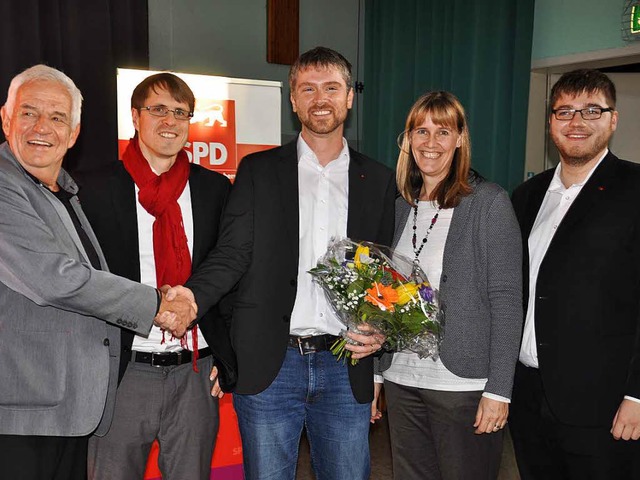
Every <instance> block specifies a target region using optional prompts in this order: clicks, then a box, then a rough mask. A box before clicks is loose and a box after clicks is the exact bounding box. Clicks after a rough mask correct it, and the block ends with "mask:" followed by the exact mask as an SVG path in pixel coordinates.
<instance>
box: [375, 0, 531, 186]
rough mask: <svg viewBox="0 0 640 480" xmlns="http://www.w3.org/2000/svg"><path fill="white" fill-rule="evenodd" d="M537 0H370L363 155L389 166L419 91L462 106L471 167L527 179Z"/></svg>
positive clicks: (510, 179) (497, 177)
mask: <svg viewBox="0 0 640 480" xmlns="http://www.w3.org/2000/svg"><path fill="white" fill-rule="evenodd" d="M533 6H534V0H445V1H442V0H437V1H436V0H396V1H392V0H366V2H365V15H366V17H365V89H364V98H363V102H364V106H363V108H364V115H363V116H364V121H363V150H364V152H365V153H366V154H368V155H369V156H371V157H373V158H375V159H377V160H379V161H381V162H382V163H385V164H386V165H389V166H392V167H395V164H396V160H397V157H398V147H397V145H396V137H397V135H398V134H399V133H400V132H401V131H402V130H403V128H404V122H405V119H406V115H407V113H408V111H409V108H410V107H411V105H412V104H413V102H414V101H415V100H416V99H417V98H418V96H420V95H421V94H423V93H425V92H427V91H431V90H448V91H450V92H452V93H454V94H455V95H456V96H457V97H458V98H459V99H460V101H461V102H462V104H463V105H464V107H465V110H466V112H467V116H468V120H469V128H470V131H471V148H472V166H473V168H475V169H476V170H478V171H479V172H480V173H481V174H482V175H483V176H485V177H486V178H488V179H490V180H492V181H494V182H496V183H499V184H500V185H502V186H503V187H504V188H506V189H507V190H512V189H513V188H514V187H515V186H517V185H518V184H520V183H521V182H522V180H523V171H524V160H525V143H526V124H527V106H528V97H529V72H530V66H531V42H532V35H533Z"/></svg>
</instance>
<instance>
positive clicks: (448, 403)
mask: <svg viewBox="0 0 640 480" xmlns="http://www.w3.org/2000/svg"><path fill="white" fill-rule="evenodd" d="M384 389H385V393H386V397H387V411H388V416H389V431H390V436H391V454H392V457H393V478H394V479H396V480H426V479H429V480H495V479H496V478H497V477H498V470H499V469H500V460H501V457H502V440H503V431H500V432H497V433H491V434H482V435H476V434H475V433H473V432H474V430H475V428H474V427H473V423H474V422H475V416H476V411H477V408H478V403H479V402H480V397H481V395H482V392H480V391H478V392H442V391H438V390H428V389H423V388H415V387H407V386H404V385H398V384H396V383H393V382H390V381H388V380H386V381H385V382H384Z"/></svg>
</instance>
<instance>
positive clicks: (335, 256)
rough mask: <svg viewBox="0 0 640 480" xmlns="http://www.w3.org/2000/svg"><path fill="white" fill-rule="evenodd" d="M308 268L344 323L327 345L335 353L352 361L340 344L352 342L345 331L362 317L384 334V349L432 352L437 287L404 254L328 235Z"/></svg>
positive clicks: (438, 333)
mask: <svg viewBox="0 0 640 480" xmlns="http://www.w3.org/2000/svg"><path fill="white" fill-rule="evenodd" d="M385 252H387V253H385ZM309 273H310V274H311V275H313V277H314V280H315V281H316V283H318V284H319V285H320V286H321V287H322V288H323V290H324V292H325V295H326V296H327V299H328V300H329V303H330V304H331V306H332V307H333V309H334V311H335V312H336V314H337V316H338V318H339V319H340V320H341V322H342V323H343V324H344V325H345V327H346V330H344V331H343V332H342V338H341V339H340V340H339V341H337V342H336V343H335V344H334V345H333V347H332V352H333V353H334V354H335V355H337V356H338V358H339V359H340V358H344V359H346V358H349V359H350V360H351V363H352V364H356V363H357V360H355V359H351V358H350V357H351V352H350V351H349V350H347V349H345V345H346V343H347V342H352V340H350V339H349V338H348V337H347V336H346V332H347V331H349V330H351V331H355V332H357V333H361V332H360V331H359V330H358V325H360V324H363V323H367V324H369V325H371V326H373V327H374V328H375V329H376V330H378V331H379V332H381V333H383V334H384V335H385V336H386V337H387V341H386V343H387V345H386V348H388V349H389V350H396V351H399V350H409V351H412V352H415V353H417V354H418V355H419V356H420V358H426V357H433V358H434V359H436V358H437V357H438V347H439V345H440V341H441V337H442V330H443V329H442V323H441V316H440V308H439V306H438V296H437V292H436V291H435V290H434V289H433V288H431V285H430V284H429V281H428V280H427V276H426V275H425V273H424V272H423V271H422V269H421V268H420V266H419V265H417V264H414V263H413V262H412V261H411V260H410V259H408V258H407V257H405V256H403V255H400V254H397V253H393V254H390V253H389V250H388V249H387V248H386V247H382V246H379V245H375V244H372V243H369V242H360V243H358V242H354V241H352V240H350V239H348V238H345V239H333V240H332V241H331V243H330V244H329V248H328V249H327V252H326V253H325V255H324V256H323V257H321V258H320V260H318V264H317V266H316V267H315V268H313V269H311V270H309Z"/></svg>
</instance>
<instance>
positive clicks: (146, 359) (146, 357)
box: [131, 347, 211, 367]
mask: <svg viewBox="0 0 640 480" xmlns="http://www.w3.org/2000/svg"><path fill="white" fill-rule="evenodd" d="M209 355H211V349H210V348H209V347H207V348H203V349H201V350H198V358H204V357H208V356H209ZM191 357H192V352H191V350H181V351H179V352H137V351H135V350H134V351H132V352H131V361H132V362H136V363H146V364H150V365H151V366H152V367H169V366H171V365H182V364H184V363H189V362H190V361H191Z"/></svg>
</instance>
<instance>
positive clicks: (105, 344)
mask: <svg viewBox="0 0 640 480" xmlns="http://www.w3.org/2000/svg"><path fill="white" fill-rule="evenodd" d="M102 344H103V345H104V346H105V347H108V346H109V339H108V338H105V339H104V340H103V341H102Z"/></svg>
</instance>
